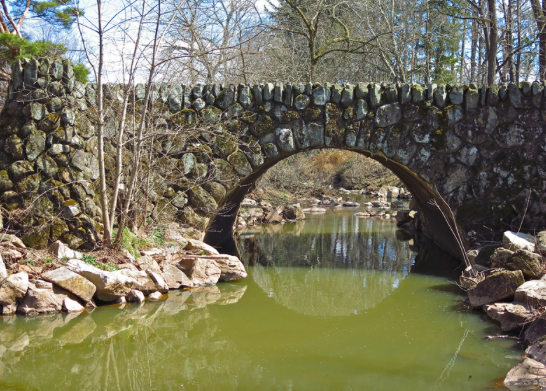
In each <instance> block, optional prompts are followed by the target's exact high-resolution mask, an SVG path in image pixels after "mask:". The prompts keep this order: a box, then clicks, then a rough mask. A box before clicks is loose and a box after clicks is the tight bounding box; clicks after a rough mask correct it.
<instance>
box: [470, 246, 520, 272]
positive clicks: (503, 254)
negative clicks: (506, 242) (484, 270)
mask: <svg viewBox="0 0 546 391" xmlns="http://www.w3.org/2000/svg"><path fill="white" fill-rule="evenodd" d="M514 253H515V252H514V251H512V250H508V249H505V248H504V247H499V248H497V249H495V251H494V252H493V254H492V255H491V257H490V260H491V267H495V268H499V267H504V265H506V264H507V263H508V262H509V260H510V258H512V255H514ZM478 254H479V252H478ZM476 256H478V255H476Z"/></svg>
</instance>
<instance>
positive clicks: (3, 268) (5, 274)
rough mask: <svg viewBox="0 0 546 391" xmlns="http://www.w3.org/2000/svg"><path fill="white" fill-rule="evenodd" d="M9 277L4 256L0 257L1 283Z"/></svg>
mask: <svg viewBox="0 0 546 391" xmlns="http://www.w3.org/2000/svg"><path fill="white" fill-rule="evenodd" d="M7 277H8V271H7V270H6V264H5V263H4V260H3V259H2V255H0V282H1V281H2V280H3V279H4V278H7Z"/></svg>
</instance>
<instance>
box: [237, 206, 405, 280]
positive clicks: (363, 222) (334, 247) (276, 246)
mask: <svg viewBox="0 0 546 391" xmlns="http://www.w3.org/2000/svg"><path fill="white" fill-rule="evenodd" d="M326 218H327V220H325V221H324V222H322V221H318V222H315V221H313V222H312V223H311V224H310V223H306V222H304V221H302V222H299V224H300V226H299V227H298V226H297V225H296V224H285V225H284V226H281V225H277V226H267V227H264V228H262V231H261V232H259V233H255V234H253V235H249V234H243V235H241V237H240V241H239V243H240V250H241V254H242V258H243V261H244V262H245V264H247V265H250V266H252V265H255V264H260V265H263V266H301V267H309V266H319V267H330V268H339V267H344V268H358V269H366V270H377V271H397V272H403V273H405V274H407V273H409V271H410V268H411V261H412V254H411V252H410V250H409V246H408V245H407V243H404V242H401V241H398V240H397V239H396V235H395V229H396V228H395V227H396V225H395V224H394V222H392V221H386V220H372V219H358V218H357V217H355V216H351V215H349V216H348V215H346V214H339V215H336V214H331V215H330V216H326ZM303 224H305V226H303ZM270 227H275V228H276V229H277V230H278V232H275V233H270V232H268V231H269V230H270Z"/></svg>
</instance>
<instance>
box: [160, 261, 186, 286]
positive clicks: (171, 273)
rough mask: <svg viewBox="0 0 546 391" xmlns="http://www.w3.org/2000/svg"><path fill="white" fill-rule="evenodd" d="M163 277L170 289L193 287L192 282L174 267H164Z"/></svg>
mask: <svg viewBox="0 0 546 391" xmlns="http://www.w3.org/2000/svg"><path fill="white" fill-rule="evenodd" d="M163 276H164V277H165V282H166V283H167V285H168V286H169V289H179V288H180V287H191V286H193V284H192V282H191V280H190V279H189V278H188V276H186V275H185V274H184V273H183V272H182V271H181V270H180V269H179V268H177V267H176V266H174V265H165V266H163Z"/></svg>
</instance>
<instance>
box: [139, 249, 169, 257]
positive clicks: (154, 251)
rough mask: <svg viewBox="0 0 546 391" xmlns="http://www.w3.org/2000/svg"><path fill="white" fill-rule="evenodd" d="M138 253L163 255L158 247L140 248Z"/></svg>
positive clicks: (151, 255) (150, 255)
mask: <svg viewBox="0 0 546 391" xmlns="http://www.w3.org/2000/svg"><path fill="white" fill-rule="evenodd" d="M140 255H143V256H149V257H153V256H154V255H163V250H161V249H159V248H151V249H149V250H142V251H141V252H140Z"/></svg>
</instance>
